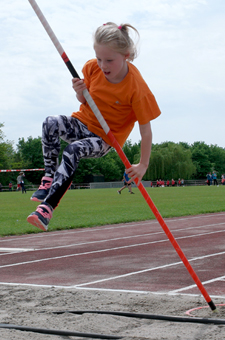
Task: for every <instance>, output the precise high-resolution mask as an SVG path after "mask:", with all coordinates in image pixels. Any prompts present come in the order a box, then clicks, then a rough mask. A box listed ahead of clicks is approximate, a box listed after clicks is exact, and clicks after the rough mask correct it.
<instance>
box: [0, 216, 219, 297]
mask: <svg viewBox="0 0 225 340" xmlns="http://www.w3.org/2000/svg"><path fill="white" fill-rule="evenodd" d="M165 221H166V223H167V225H168V227H169V229H170V230H171V232H172V233H173V235H174V237H175V238H176V240H177V242H178V243H179V245H180V247H181V249H182V251H183V252H184V254H185V255H186V257H187V258H188V260H189V261H190V263H191V265H192V267H193V268H194V270H195V272H196V274H197V275H198V276H199V278H200V280H201V282H202V283H203V284H204V286H205V288H206V290H207V292H208V293H209V295H210V296H223V297H225V273H224V263H225V242H224V239H225V213H218V214H207V215H199V216H189V217H180V218H173V219H165ZM18 248H20V249H18ZM13 249H14V250H13ZM29 249H30V250H29ZM22 250H23V251H22ZM0 260H1V261H0V284H4V283H10V284H30V285H51V286H52V285H54V286H65V287H69V286H73V287H77V288H79V287H80V288H81V287H82V288H88V289H89V288H94V289H118V290H132V291H134V290H136V291H148V292H155V293H160V292H163V293H174V292H178V293H185V294H200V292H199V290H198V288H197V287H196V285H195V283H194V281H193V280H192V278H191V277H190V274H189V273H188V271H187V270H186V268H185V267H184V265H183V262H181V260H180V258H179V257H178V255H177V253H176V251H175V250H174V248H173V247H172V245H171V243H170V242H169V240H168V239H167V237H166V235H165V233H164V232H163V230H162V228H161V227H160V225H159V224H158V222H157V221H156V220H151V221H144V222H134V223H127V224H120V225H119V224H116V225H107V226H103V227H96V228H88V229H75V230H65V231H57V232H51V233H44V232H43V233H40V234H33V235H24V236H16V237H13V236H12V237H4V238H0Z"/></svg>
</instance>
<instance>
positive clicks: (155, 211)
mask: <svg viewBox="0 0 225 340" xmlns="http://www.w3.org/2000/svg"><path fill="white" fill-rule="evenodd" d="M107 136H108V137H109V139H110V141H111V143H112V144H113V147H114V148H115V149H116V151H117V153H118V155H119V156H120V159H121V160H122V162H123V164H124V165H125V167H126V168H127V169H128V168H130V167H131V164H130V162H129V161H128V159H127V157H126V155H125V153H124V152H123V150H122V148H121V146H120V145H119V143H118V142H117V140H116V139H115V137H114V135H113V134H112V132H111V131H109V132H108V134H107ZM134 182H135V183H136V184H137V182H138V180H137V179H135V180H134ZM138 189H139V190H140V192H141V194H142V196H143V197H144V199H145V201H146V202H147V204H148V205H149V207H150V209H151V210H152V212H153V214H154V215H155V217H156V219H157V221H158V222H159V224H160V226H161V227H162V229H163V230H164V232H165V234H166V236H167V237H168V239H169V240H170V242H171V244H172V246H173V247H174V249H175V250H176V252H177V254H178V255H179V257H180V259H181V261H182V262H183V264H184V265H185V267H186V269H187V270H188V272H189V274H190V275H191V277H192V279H193V280H194V282H195V283H196V285H197V286H198V288H199V290H200V292H201V293H202V295H203V296H204V298H205V300H206V302H207V303H208V304H209V306H210V308H211V309H212V310H215V309H216V306H215V304H214V303H213V301H212V300H211V298H210V296H209V294H208V293H207V291H206V289H205V287H204V286H203V284H202V282H201V281H200V279H199V277H198V276H197V274H196V273H195V271H194V269H193V268H192V266H191V264H190V262H189V261H188V259H187V258H186V256H185V255H184V253H183V251H182V250H181V248H180V246H179V244H178V243H177V241H176V239H175V238H174V236H173V234H172V233H171V231H170V230H169V228H168V226H167V225H166V223H165V221H164V219H163V218H162V216H161V215H160V213H159V211H158V209H157V208H156V206H155V204H154V203H153V201H152V199H151V197H150V196H149V194H148V192H147V191H146V189H145V187H144V185H143V184H142V183H140V184H139V186H138Z"/></svg>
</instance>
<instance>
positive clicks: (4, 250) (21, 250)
mask: <svg viewBox="0 0 225 340" xmlns="http://www.w3.org/2000/svg"><path fill="white" fill-rule="evenodd" d="M34 250H36V249H35V248H30V249H28V248H6V247H1V248H0V252H4V253H5V252H6V253H21V252H25V251H34Z"/></svg>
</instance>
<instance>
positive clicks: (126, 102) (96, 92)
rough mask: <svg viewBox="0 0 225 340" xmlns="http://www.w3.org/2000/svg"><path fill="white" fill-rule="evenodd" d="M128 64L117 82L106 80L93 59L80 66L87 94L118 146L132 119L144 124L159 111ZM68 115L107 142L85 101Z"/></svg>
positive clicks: (124, 136)
mask: <svg viewBox="0 0 225 340" xmlns="http://www.w3.org/2000/svg"><path fill="white" fill-rule="evenodd" d="M128 68H129V72H128V73H127V75H126V77H125V78H124V79H123V80H122V81H121V82H120V83H117V84H113V83H110V82H109V81H108V80H107V79H106V78H105V76H104V74H103V72H102V70H101V69H100V68H99V66H98V64H97V59H92V60H89V61H88V62H87V63H86V64H85V65H84V67H83V70H82V72H83V75H84V81H85V84H86V86H87V89H88V91H89V93H90V95H91V97H92V98H93V100H94V102H95V104H96V105H97V107H98V109H99V111H100V112H101V114H102V115H103V117H104V119H105V120H106V123H107V124H108V126H109V128H110V130H111V131H112V133H113V135H114V136H115V138H116V140H117V141H118V143H119V144H120V146H121V147H122V146H123V144H124V143H125V141H126V139H127V138H128V136H129V134H130V132H131V131H132V129H133V127H134V123H135V122H136V121H138V122H139V124H140V125H144V124H147V123H148V122H149V121H150V120H153V119H155V118H156V117H158V116H159V115H160V110H159V107H158V105H157V102H156V100H155V97H154V95H153V94H152V92H151V91H150V89H149V88H148V86H147V84H146V82H145V81H144V79H143V78H142V76H141V74H140V72H139V71H138V70H137V68H136V67H135V66H134V65H133V64H131V63H129V62H128ZM72 116H73V117H75V118H78V119H79V120H80V121H81V122H82V123H83V124H85V125H86V126H87V127H88V129H89V131H91V132H93V133H95V134H96V135H98V136H100V137H102V138H103V139H104V141H105V142H106V143H108V144H109V145H111V142H110V140H109V138H108V137H107V135H106V134H105V132H104V130H103V129H102V127H101V125H100V123H99V122H98V120H97V118H96V117H95V115H94V113H93V112H92V110H91V108H90V107H89V105H88V103H85V104H81V106H80V110H79V111H78V112H73V113H72Z"/></svg>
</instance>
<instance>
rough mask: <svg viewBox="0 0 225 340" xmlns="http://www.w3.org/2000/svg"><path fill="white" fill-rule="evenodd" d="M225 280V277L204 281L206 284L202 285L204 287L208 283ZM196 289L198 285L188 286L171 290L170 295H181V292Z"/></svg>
mask: <svg viewBox="0 0 225 340" xmlns="http://www.w3.org/2000/svg"><path fill="white" fill-rule="evenodd" d="M224 279H225V275H223V276H220V277H216V278H214V279H211V280H207V281H204V282H202V284H203V285H204V284H208V283H212V282H216V281H224ZM195 287H196V285H190V286H187V287H183V288H179V289H174V290H171V291H170V292H169V293H171V294H174V293H179V292H182V291H183V290H188V289H192V288H195Z"/></svg>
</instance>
